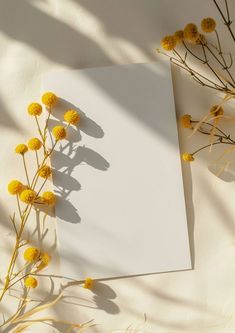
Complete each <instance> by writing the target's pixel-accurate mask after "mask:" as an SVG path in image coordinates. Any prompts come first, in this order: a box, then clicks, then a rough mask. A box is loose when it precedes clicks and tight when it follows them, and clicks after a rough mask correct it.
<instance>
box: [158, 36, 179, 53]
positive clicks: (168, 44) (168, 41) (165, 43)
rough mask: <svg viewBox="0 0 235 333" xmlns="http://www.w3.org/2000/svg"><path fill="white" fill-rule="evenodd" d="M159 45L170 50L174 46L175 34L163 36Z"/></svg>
mask: <svg viewBox="0 0 235 333" xmlns="http://www.w3.org/2000/svg"><path fill="white" fill-rule="evenodd" d="M161 46H162V48H163V49H164V50H166V51H172V50H173V49H174V48H175V47H176V38H175V36H171V35H168V36H165V37H164V38H163V39H162V40H161Z"/></svg>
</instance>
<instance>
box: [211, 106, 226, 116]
mask: <svg viewBox="0 0 235 333" xmlns="http://www.w3.org/2000/svg"><path fill="white" fill-rule="evenodd" d="M210 114H211V115H212V116H214V117H217V116H222V115H223V114H224V109H223V108H222V106H219V105H213V106H212V107H211V109H210Z"/></svg>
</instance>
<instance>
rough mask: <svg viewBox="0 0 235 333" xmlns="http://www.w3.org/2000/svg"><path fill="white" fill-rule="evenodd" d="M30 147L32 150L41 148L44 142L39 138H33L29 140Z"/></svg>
mask: <svg viewBox="0 0 235 333" xmlns="http://www.w3.org/2000/svg"><path fill="white" fill-rule="evenodd" d="M28 147H29V149H31V150H39V149H40V148H41V147H42V142H41V141H40V140H39V139H38V138H32V139H30V140H29V141H28Z"/></svg>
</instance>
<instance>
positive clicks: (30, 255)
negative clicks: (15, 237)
mask: <svg viewBox="0 0 235 333" xmlns="http://www.w3.org/2000/svg"><path fill="white" fill-rule="evenodd" d="M39 255H40V251H39V250H38V249H37V248H36V247H29V248H27V249H26V250H25V251H24V259H25V260H26V261H28V262H33V261H35V260H37V259H38V258H39Z"/></svg>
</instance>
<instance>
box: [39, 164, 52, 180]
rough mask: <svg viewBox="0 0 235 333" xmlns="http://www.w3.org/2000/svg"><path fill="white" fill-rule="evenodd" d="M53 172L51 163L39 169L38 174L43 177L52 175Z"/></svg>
mask: <svg viewBox="0 0 235 333" xmlns="http://www.w3.org/2000/svg"><path fill="white" fill-rule="evenodd" d="M51 172H52V171H51V167H49V165H44V166H42V167H41V168H40V169H39V170H38V174H39V176H40V177H42V178H48V177H50V175H51Z"/></svg>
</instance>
